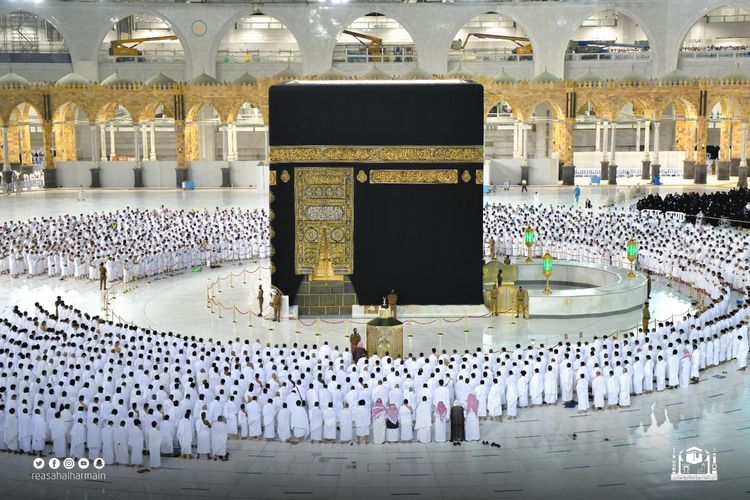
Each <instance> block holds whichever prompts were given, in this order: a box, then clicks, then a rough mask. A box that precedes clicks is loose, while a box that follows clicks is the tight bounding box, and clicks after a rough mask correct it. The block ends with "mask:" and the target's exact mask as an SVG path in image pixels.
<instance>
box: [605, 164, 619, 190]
mask: <svg viewBox="0 0 750 500" xmlns="http://www.w3.org/2000/svg"><path fill="white" fill-rule="evenodd" d="M607 180H608V181H609V185H610V186H613V185H616V184H617V165H615V164H614V163H610V164H609V173H608V177H607Z"/></svg>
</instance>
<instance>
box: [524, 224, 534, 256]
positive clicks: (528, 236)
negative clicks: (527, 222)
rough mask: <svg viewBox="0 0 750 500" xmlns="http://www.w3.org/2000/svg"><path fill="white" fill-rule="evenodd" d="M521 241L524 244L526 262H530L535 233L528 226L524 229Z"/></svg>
mask: <svg viewBox="0 0 750 500" xmlns="http://www.w3.org/2000/svg"><path fill="white" fill-rule="evenodd" d="M523 239H524V242H525V243H526V252H527V253H526V262H527V263H528V262H531V247H533V246H534V241H536V233H535V232H534V228H533V227H531V226H529V227H527V228H526V231H525V232H524V233H523Z"/></svg>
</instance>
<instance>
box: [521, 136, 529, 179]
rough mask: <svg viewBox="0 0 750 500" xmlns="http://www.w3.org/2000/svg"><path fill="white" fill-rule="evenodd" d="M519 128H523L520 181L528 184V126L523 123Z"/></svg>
mask: <svg viewBox="0 0 750 500" xmlns="http://www.w3.org/2000/svg"><path fill="white" fill-rule="evenodd" d="M521 126H522V127H523V129H522V135H521V159H522V161H521V180H522V181H523V180H526V184H529V148H528V142H529V125H528V124H527V123H523V124H522V125H521Z"/></svg>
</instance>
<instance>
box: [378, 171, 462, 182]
mask: <svg viewBox="0 0 750 500" xmlns="http://www.w3.org/2000/svg"><path fill="white" fill-rule="evenodd" d="M370 184H458V170H451V169H447V170H446V169H427V170H395V169H390V170H389V169H373V170H370Z"/></svg>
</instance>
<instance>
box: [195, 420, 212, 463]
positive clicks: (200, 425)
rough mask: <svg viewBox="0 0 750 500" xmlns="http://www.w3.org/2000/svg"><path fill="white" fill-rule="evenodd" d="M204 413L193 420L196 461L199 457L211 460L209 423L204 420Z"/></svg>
mask: <svg viewBox="0 0 750 500" xmlns="http://www.w3.org/2000/svg"><path fill="white" fill-rule="evenodd" d="M206 418H207V417H206V413H205V412H203V413H201V416H200V418H197V419H196V420H195V436H196V440H197V446H196V450H195V453H196V456H197V458H198V459H200V458H201V455H206V458H208V459H210V458H211V423H210V422H209V421H208V420H207V419H206Z"/></svg>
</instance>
